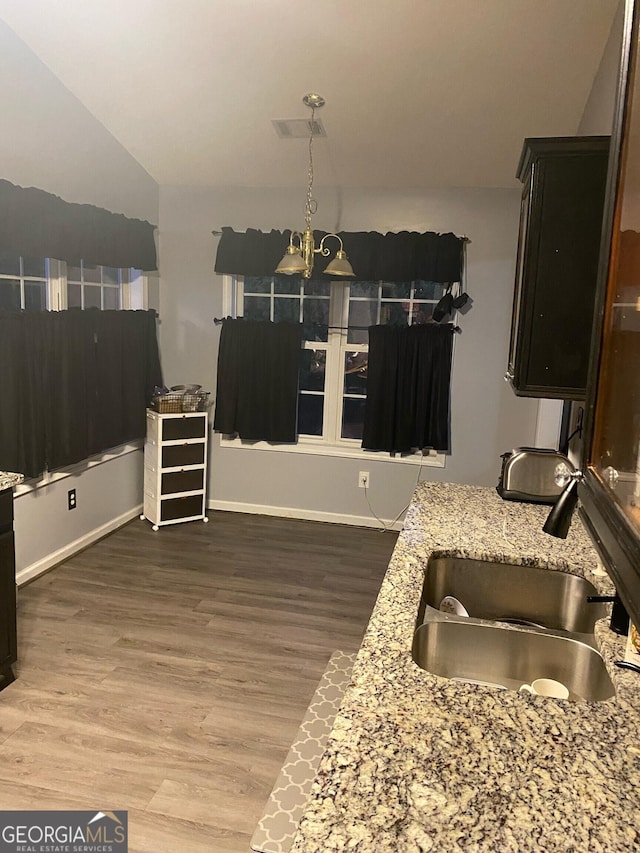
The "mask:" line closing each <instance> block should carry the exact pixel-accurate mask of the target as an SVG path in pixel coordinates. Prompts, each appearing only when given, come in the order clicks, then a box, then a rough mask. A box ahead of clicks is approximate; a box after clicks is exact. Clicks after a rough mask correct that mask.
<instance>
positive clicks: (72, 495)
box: [67, 489, 76, 509]
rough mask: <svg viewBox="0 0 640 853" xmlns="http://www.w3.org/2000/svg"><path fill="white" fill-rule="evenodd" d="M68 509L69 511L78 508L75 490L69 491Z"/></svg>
mask: <svg viewBox="0 0 640 853" xmlns="http://www.w3.org/2000/svg"><path fill="white" fill-rule="evenodd" d="M67 507H68V509H75V508H76V490H75V489H69V491H68V492H67Z"/></svg>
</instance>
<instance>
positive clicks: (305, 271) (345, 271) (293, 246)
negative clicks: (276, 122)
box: [276, 92, 355, 278]
mask: <svg viewBox="0 0 640 853" xmlns="http://www.w3.org/2000/svg"><path fill="white" fill-rule="evenodd" d="M302 102H303V103H304V104H305V105H306V106H307V107H310V108H311V134H310V136H309V184H308V186H307V201H306V204H305V216H304V231H302V232H300V231H292V232H291V236H290V237H289V245H288V246H287V251H286V252H285V254H284V257H283V258H282V260H281V261H280V263H279V264H278V266H277V267H276V272H277V273H284V274H285V275H300V274H302V276H303V277H304V278H311V272H312V270H313V261H314V255H322V256H323V257H325V258H326V257H328V256H329V255H330V254H331V251H330V250H329V249H328V248H327V247H326V246H325V244H324V242H325V240H327V239H328V238H329V237H333V238H335V239H336V240H337V241H338V243H339V244H340V248H339V249H338V251H337V252H336V256H335V258H333V260H331V261H330V262H329V263H328V264H327V267H326V269H325V273H327V274H328V275H336V276H352V277H353V276H355V273H354V271H353V269H352V267H351V264H350V263H349V261H348V259H347V254H346V252H345V250H344V246H343V244H342V240H341V239H340V237H338V235H337V234H325V235H324V237H323V238H322V240H321V241H320V245H319V246H318V247H317V248H316V246H315V243H314V240H313V231H312V230H311V217H312V216H313V214H314V213H315V212H316V211H317V209H318V202H317V201H316V200H315V198H314V197H313V131H314V127H315V113H316V110H319V109H320V108H321V107H323V106H324V104H325V100H324V98H323V97H322V95H316V94H314V93H312V92H310V93H309V94H308V95H305V96H304V98H303V99H302Z"/></svg>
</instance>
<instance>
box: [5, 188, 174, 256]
mask: <svg viewBox="0 0 640 853" xmlns="http://www.w3.org/2000/svg"><path fill="white" fill-rule="evenodd" d="M153 232H154V226H153V225H152V224H151V223H149V222H145V221H143V220H141V219H130V218H129V217H127V216H123V215H122V214H121V213H111V212H110V211H108V210H104V209H103V208H100V207H95V206H94V205H91V204H74V203H72V202H67V201H63V199H61V198H59V197H58V196H56V195H52V194H51V193H47V192H44V190H39V189H36V188H35V187H28V188H24V187H18V186H15V185H14V184H12V183H10V182H9V181H4V180H0V253H2V254H9V255H13V256H15V255H22V256H23V257H27V258H57V259H58V260H60V261H67V262H68V263H71V264H78V263H79V262H80V260H81V259H82V260H84V262H85V264H87V265H88V266H96V265H98V264H102V265H104V266H109V267H123V268H126V267H134V268H135V269H140V270H155V269H157V267H158V265H157V261H156V247H155V240H154V236H153Z"/></svg>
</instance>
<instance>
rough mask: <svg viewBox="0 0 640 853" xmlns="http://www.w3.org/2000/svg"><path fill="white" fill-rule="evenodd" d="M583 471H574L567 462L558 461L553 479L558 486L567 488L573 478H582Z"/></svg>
mask: <svg viewBox="0 0 640 853" xmlns="http://www.w3.org/2000/svg"><path fill="white" fill-rule="evenodd" d="M582 478H583V474H582V471H572V470H571V468H569V466H568V465H567V463H566V462H558V464H557V465H556V467H555V469H554V472H553V479H554V482H555V484H556V486H560V487H561V488H563V489H564V488H565V486H567V485H568V484H569V483H570V482H571V481H572V480H578V481H580V480H582Z"/></svg>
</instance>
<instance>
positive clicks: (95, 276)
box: [82, 264, 100, 284]
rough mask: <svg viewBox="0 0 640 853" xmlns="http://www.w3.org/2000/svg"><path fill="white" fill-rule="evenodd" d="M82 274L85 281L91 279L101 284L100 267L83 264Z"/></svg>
mask: <svg viewBox="0 0 640 853" xmlns="http://www.w3.org/2000/svg"><path fill="white" fill-rule="evenodd" d="M82 274H83V276H84V281H91V282H94V283H95V284H100V267H87V266H85V265H84V264H83V265H82Z"/></svg>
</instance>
